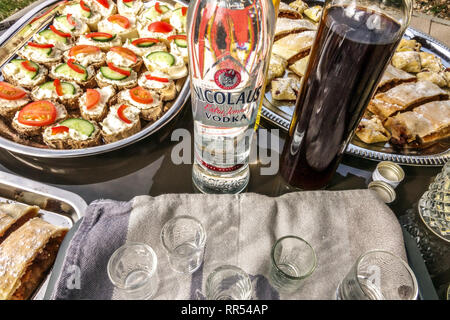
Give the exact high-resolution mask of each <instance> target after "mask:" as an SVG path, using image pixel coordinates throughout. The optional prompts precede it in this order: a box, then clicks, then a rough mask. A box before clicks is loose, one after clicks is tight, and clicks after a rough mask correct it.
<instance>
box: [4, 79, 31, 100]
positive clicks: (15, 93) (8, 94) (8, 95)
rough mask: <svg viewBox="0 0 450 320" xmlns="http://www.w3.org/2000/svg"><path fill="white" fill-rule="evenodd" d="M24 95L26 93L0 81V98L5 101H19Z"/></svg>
mask: <svg viewBox="0 0 450 320" xmlns="http://www.w3.org/2000/svg"><path fill="white" fill-rule="evenodd" d="M26 95H27V93H26V92H25V91H23V90H22V89H19V88H16V87H14V86H13V85H11V84H9V83H7V82H3V81H0V98H2V99H5V100H19V99H21V98H23V97H25V96H26Z"/></svg>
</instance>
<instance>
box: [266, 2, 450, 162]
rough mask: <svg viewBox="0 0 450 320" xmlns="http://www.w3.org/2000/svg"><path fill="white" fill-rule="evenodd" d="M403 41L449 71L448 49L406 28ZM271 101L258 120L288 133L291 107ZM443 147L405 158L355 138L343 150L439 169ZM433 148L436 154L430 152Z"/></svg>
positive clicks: (446, 154) (445, 154) (445, 155)
mask: <svg viewBox="0 0 450 320" xmlns="http://www.w3.org/2000/svg"><path fill="white" fill-rule="evenodd" d="M309 3H310V2H309ZM313 3H319V4H320V1H313ZM405 38H408V39H412V38H413V39H415V40H417V41H419V42H420V43H421V44H422V48H423V51H427V52H431V53H434V54H435V55H437V56H439V57H440V58H441V59H442V62H443V64H444V65H445V67H447V68H449V67H450V49H449V48H448V47H447V46H445V45H444V44H443V43H441V42H439V41H438V40H436V39H434V38H432V37H431V36H429V35H427V34H424V33H422V32H420V31H418V30H415V29H413V28H408V29H407V30H406V32H405ZM271 100H272V99H271V96H270V91H269V92H266V94H265V96H264V101H263V106H262V108H261V116H262V117H263V118H264V119H265V120H267V121H269V122H271V123H272V124H273V125H276V126H278V127H280V128H281V129H284V130H286V131H288V130H289V125H290V122H291V119H292V114H293V112H294V108H295V103H293V102H284V101H283V102H280V103H279V104H278V103H274V104H272V103H271V102H270V101H271ZM443 144H445V145H444V146H442V145H440V143H438V144H436V145H435V146H434V147H430V149H428V150H425V151H423V152H422V151H420V150H411V151H409V154H406V152H405V154H402V153H398V152H397V151H395V150H393V149H392V148H391V147H389V144H387V145H380V144H372V145H369V144H366V143H364V142H362V141H361V140H359V139H358V138H357V137H356V136H355V137H354V138H353V140H352V141H351V142H350V144H349V145H348V146H347V149H346V150H345V152H346V153H348V154H351V155H354V156H358V157H361V158H365V159H369V160H374V161H380V160H383V161H384V160H388V161H393V162H397V163H400V164H405V165H418V166H442V165H444V164H445V163H446V162H447V160H449V159H450V148H449V147H448V145H449V143H448V141H444V142H443ZM433 148H435V149H437V150H439V151H437V152H433ZM443 150H444V151H443Z"/></svg>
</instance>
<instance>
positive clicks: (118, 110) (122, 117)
mask: <svg viewBox="0 0 450 320" xmlns="http://www.w3.org/2000/svg"><path fill="white" fill-rule="evenodd" d="M126 108H128V106H127V105H124V104H123V105H121V106H120V107H119V109H117V115H118V116H119V118H120V119H121V120H122V121H123V122H125V123H128V124H130V123H131V121H130V119H128V118H127V117H126V116H125V114H124V113H123V112H124V111H125V109H126Z"/></svg>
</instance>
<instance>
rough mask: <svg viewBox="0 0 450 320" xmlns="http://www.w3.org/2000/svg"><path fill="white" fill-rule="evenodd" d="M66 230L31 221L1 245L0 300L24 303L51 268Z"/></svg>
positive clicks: (34, 220) (38, 219)
mask: <svg viewBox="0 0 450 320" xmlns="http://www.w3.org/2000/svg"><path fill="white" fill-rule="evenodd" d="M67 231H68V229H67V228H62V227H57V226H54V225H52V224H50V223H48V222H45V221H44V220H42V219H41V218H33V219H31V220H29V221H28V222H26V223H25V224H24V225H23V226H21V227H20V228H19V229H17V230H16V231H14V232H13V233H11V234H10V235H9V237H8V238H6V240H5V241H3V243H2V244H1V245H0V300H25V299H28V298H29V297H30V296H31V294H32V293H33V292H34V291H35V290H36V288H37V287H38V286H39V284H40V283H41V282H42V280H43V279H44V277H45V275H46V273H47V271H48V270H49V269H50V268H51V266H52V265H53V262H54V261H55V258H56V255H57V253H58V249H59V246H60V244H61V242H62V240H63V239H64V236H65V235H66V233H67Z"/></svg>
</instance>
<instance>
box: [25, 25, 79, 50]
mask: <svg viewBox="0 0 450 320" xmlns="http://www.w3.org/2000/svg"><path fill="white" fill-rule="evenodd" d="M33 39H34V42H36V43H40V44H52V45H54V46H55V47H56V48H58V49H60V50H63V51H65V50H69V49H70V48H71V46H72V45H73V42H74V37H72V34H70V33H68V32H62V31H60V30H58V29H57V28H56V27H55V26H54V25H50V26H49V28H48V29H45V30H42V31H40V32H38V33H37V34H35V35H34V37H33Z"/></svg>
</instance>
